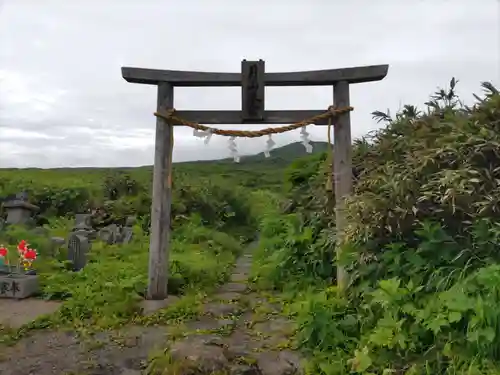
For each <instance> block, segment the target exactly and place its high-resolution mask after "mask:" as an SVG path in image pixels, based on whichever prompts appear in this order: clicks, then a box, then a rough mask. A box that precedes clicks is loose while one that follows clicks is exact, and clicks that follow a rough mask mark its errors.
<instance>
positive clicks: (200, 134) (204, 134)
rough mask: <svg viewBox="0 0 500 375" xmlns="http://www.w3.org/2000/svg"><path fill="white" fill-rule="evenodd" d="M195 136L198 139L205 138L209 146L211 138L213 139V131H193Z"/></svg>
mask: <svg viewBox="0 0 500 375" xmlns="http://www.w3.org/2000/svg"><path fill="white" fill-rule="evenodd" d="M193 135H194V136H195V137H198V138H205V144H206V145H208V142H210V138H212V131H211V130H210V129H209V130H207V131H202V130H198V129H193Z"/></svg>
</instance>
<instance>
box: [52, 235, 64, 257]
mask: <svg viewBox="0 0 500 375" xmlns="http://www.w3.org/2000/svg"><path fill="white" fill-rule="evenodd" d="M65 243H66V240H65V239H64V238H62V237H51V238H50V252H51V254H52V256H54V255H55V254H56V250H57V249H58V248H60V247H61V246H62V245H64V244H65Z"/></svg>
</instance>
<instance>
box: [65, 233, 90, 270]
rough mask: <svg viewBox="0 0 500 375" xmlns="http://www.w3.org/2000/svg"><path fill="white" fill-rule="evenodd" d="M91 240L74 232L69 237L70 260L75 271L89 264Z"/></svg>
mask: <svg viewBox="0 0 500 375" xmlns="http://www.w3.org/2000/svg"><path fill="white" fill-rule="evenodd" d="M89 250H90V241H89V239H88V238H87V237H86V236H82V235H80V234H76V233H73V234H71V236H70V237H69V239H68V260H69V261H70V262H71V263H72V264H73V266H72V269H73V271H80V270H81V269H83V268H84V267H85V265H86V264H87V254H88V252H89Z"/></svg>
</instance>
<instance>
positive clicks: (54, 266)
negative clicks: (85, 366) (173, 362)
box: [0, 144, 324, 343]
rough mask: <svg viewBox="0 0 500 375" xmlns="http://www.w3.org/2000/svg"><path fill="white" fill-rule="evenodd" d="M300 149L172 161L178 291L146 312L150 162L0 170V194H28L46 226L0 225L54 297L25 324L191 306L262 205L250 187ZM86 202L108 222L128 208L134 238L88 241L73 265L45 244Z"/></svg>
mask: <svg viewBox="0 0 500 375" xmlns="http://www.w3.org/2000/svg"><path fill="white" fill-rule="evenodd" d="M298 146H300V147H298ZM319 146H321V144H319ZM318 148H319V147H318ZM303 149H304V148H303V146H302V145H300V144H295V145H293V144H292V145H289V146H286V147H283V148H281V149H278V150H276V152H275V153H274V155H275V156H277V158H276V159H272V162H269V160H271V159H265V160H264V157H263V156H260V155H255V156H249V157H245V158H244V159H243V161H242V163H241V164H235V163H234V162H232V160H231V162H229V160H220V161H215V162H198V163H179V164H175V167H174V169H175V170H174V176H173V181H174V183H173V185H174V191H173V207H172V213H173V223H172V226H173V238H172V241H171V242H172V246H171V255H170V259H169V261H170V275H169V293H170V294H173V295H177V296H181V297H182V299H181V301H180V302H179V304H178V306H177V307H176V308H174V309H171V310H170V311H163V312H162V313H159V314H157V315H155V316H152V317H148V318H147V319H142V318H140V314H139V311H140V305H139V302H140V301H141V299H142V298H143V295H144V292H145V288H146V281H147V267H148V248H149V238H148V235H149V226H150V210H151V196H150V190H151V177H152V168H151V167H142V168H123V169H99V168H78V169H49V170H43V169H22V170H18V169H4V170H0V197H7V196H8V195H11V194H15V193H17V192H20V191H26V192H28V193H29V197H30V201H31V203H34V204H36V205H38V206H39V207H40V213H39V215H37V217H36V220H35V221H36V223H37V224H38V226H40V225H43V227H44V228H45V231H46V233H43V231H34V230H30V229H29V228H26V227H21V226H19V227H18V226H10V227H8V229H7V230H4V231H0V244H4V245H6V246H8V247H9V248H10V249H12V252H14V250H15V247H16V245H17V243H18V242H19V240H20V239H25V240H27V241H28V242H29V243H30V244H31V245H32V247H34V248H36V249H37V250H38V252H39V257H38V259H37V261H36V264H35V267H36V269H37V272H38V274H39V275H40V278H41V284H42V293H41V296H40V297H42V298H45V299H53V300H63V306H62V308H61V309H60V311H59V312H58V313H57V314H56V316H50V317H47V318H46V319H41V320H40V321H37V322H35V324H33V325H31V326H30V327H27V328H39V327H48V326H61V325H62V326H68V325H69V326H72V327H73V328H76V329H77V330H79V331H81V332H88V331H92V330H100V329H106V328H111V327H115V326H119V325H123V324H126V323H128V322H132V321H134V322H135V323H138V322H140V323H141V324H155V323H159V322H161V321H163V322H165V321H169V320H171V319H185V318H189V317H191V316H193V315H194V314H196V313H197V310H198V307H199V302H200V301H201V300H202V298H203V297H204V295H205V294H206V293H207V292H209V291H210V290H211V289H213V288H214V287H215V286H216V285H218V284H220V283H222V282H223V281H225V279H226V278H227V277H228V275H229V272H230V269H231V267H232V265H233V263H234V260H235V257H236V256H237V255H238V254H239V253H240V251H241V249H242V246H244V245H245V243H246V242H247V241H249V240H251V239H253V238H254V236H255V232H256V230H257V224H258V223H257V222H256V220H255V218H256V217H258V216H259V215H260V212H262V211H265V210H266V209H267V208H266V207H267V205H268V204H271V206H272V200H273V199H274V195H273V194H271V193H269V192H268V191H267V189H266V190H255V189H253V188H254V187H255V185H261V186H264V187H267V188H268V189H270V190H271V189H273V188H274V189H276V185H277V184H278V183H279V184H281V181H282V178H280V177H279V174H280V173H276V167H277V166H278V167H279V166H280V165H281V164H286V163H287V160H292V159H293V154H294V153H297V154H298V155H300V152H303V151H302V150H303ZM323 149H324V147H323ZM317 151H321V149H319V150H318V149H317ZM303 153H304V154H305V152H303ZM266 162H267V163H266ZM281 172H282V170H281ZM242 181H243V184H241V182H242ZM248 187H252V190H251V191H250V190H248V189H247V188H248ZM250 197H251V199H249V198H250ZM250 203H251V204H250ZM96 208H104V209H105V211H106V212H108V213H109V214H111V216H112V219H113V220H114V221H115V222H123V221H124V219H125V218H126V217H127V216H128V215H133V216H136V217H137V218H138V221H137V225H136V227H135V228H134V240H133V242H132V243H130V244H127V245H120V246H117V245H113V246H109V245H106V244H104V243H101V242H95V243H93V246H92V250H91V254H90V257H89V262H88V264H87V266H86V267H85V268H84V269H83V270H82V271H80V272H78V273H74V272H72V271H71V270H70V267H69V264H68V262H67V253H66V250H65V249H63V248H61V249H56V251H55V252H54V249H53V246H52V245H51V243H50V240H49V238H50V237H51V236H58V237H67V235H68V232H69V231H70V229H71V228H72V225H73V220H74V219H73V217H74V214H75V213H82V212H89V211H92V210H94V209H96ZM4 214H5V213H4ZM1 216H2V213H1V212H0V217H1ZM25 328H26V327H25ZM24 332H26V329H22V330H20V331H12V330H8V329H7V328H6V327H3V328H2V327H1V326H0V343H1V342H2V341H3V342H13V340H15V339H17V338H19V337H20V335H21V334H23V333H24Z"/></svg>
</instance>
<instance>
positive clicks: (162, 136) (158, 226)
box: [146, 83, 174, 300]
mask: <svg viewBox="0 0 500 375" xmlns="http://www.w3.org/2000/svg"><path fill="white" fill-rule="evenodd" d="M173 105H174V88H173V86H172V85H171V84H169V83H161V84H159V85H158V103H157V110H158V111H165V110H167V109H170V108H172V107H173ZM173 133H174V130H173V126H171V125H168V124H167V123H166V122H165V120H163V119H162V118H160V117H157V118H156V138H155V156H154V167H153V193H152V195H153V197H152V198H153V199H152V204H151V234H150V242H149V273H148V290H147V296H146V298H147V299H148V300H162V299H165V298H167V294H168V286H167V282H168V274H169V272H168V258H169V251H170V221H171V206H172V174H171V171H172V147H173Z"/></svg>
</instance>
